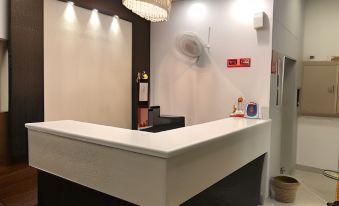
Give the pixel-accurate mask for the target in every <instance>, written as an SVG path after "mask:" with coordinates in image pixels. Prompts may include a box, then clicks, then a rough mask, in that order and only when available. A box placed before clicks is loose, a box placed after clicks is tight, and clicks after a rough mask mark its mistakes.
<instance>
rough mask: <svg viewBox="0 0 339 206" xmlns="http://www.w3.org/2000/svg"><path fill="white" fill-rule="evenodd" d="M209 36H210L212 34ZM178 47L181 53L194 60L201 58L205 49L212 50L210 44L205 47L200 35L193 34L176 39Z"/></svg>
mask: <svg viewBox="0 0 339 206" xmlns="http://www.w3.org/2000/svg"><path fill="white" fill-rule="evenodd" d="M209 33H210V31H209ZM208 36H210V34H209V35H208ZM209 38H210V37H208V39H209ZM208 41H209V40H208ZM176 47H177V50H178V51H179V52H180V53H182V54H183V55H185V56H187V57H190V58H194V59H199V57H200V56H201V55H202V54H203V52H204V49H205V48H207V49H209V48H210V46H209V44H207V45H205V44H204V43H203V42H202V40H201V39H200V38H199V37H198V35H196V34H195V33H192V32H186V33H184V34H180V35H178V36H177V39H176Z"/></svg>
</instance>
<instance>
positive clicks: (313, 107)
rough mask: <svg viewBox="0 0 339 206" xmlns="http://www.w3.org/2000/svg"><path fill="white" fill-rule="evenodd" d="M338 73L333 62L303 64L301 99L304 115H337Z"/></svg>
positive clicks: (338, 104)
mask: <svg viewBox="0 0 339 206" xmlns="http://www.w3.org/2000/svg"><path fill="white" fill-rule="evenodd" d="M338 73H339V66H338V63H335V62H308V63H305V66H304V75H303V76H304V78H303V85H302V99H301V111H302V113H303V114H304V115H313V116H337V115H338V112H339V110H338V109H339V103H338ZM337 107H338V108H337Z"/></svg>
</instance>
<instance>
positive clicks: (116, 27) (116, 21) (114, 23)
mask: <svg viewBox="0 0 339 206" xmlns="http://www.w3.org/2000/svg"><path fill="white" fill-rule="evenodd" d="M111 31H112V32H113V33H118V32H120V23H119V16H118V15H114V16H113V20H112V24H111Z"/></svg>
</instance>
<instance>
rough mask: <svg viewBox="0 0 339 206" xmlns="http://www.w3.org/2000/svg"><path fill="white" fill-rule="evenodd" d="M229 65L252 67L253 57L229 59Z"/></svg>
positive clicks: (232, 66) (233, 66)
mask: <svg viewBox="0 0 339 206" xmlns="http://www.w3.org/2000/svg"><path fill="white" fill-rule="evenodd" d="M227 67H228V68H236V67H251V58H241V59H227Z"/></svg>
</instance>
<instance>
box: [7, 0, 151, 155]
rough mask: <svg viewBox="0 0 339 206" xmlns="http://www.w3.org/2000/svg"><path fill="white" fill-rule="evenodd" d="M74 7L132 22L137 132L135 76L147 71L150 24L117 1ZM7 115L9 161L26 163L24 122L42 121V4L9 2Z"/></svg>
mask: <svg viewBox="0 0 339 206" xmlns="http://www.w3.org/2000/svg"><path fill="white" fill-rule="evenodd" d="M73 2H74V3H75V5H76V6H80V7H83V8H87V9H94V8H95V9H98V10H99V12H101V13H104V14H107V15H112V16H113V15H118V16H119V17H120V18H121V19H124V20H127V21H130V22H132V25H133V37H132V41H133V50H132V71H133V76H132V77H131V78H132V82H133V85H132V88H133V91H132V95H133V97H132V99H133V104H132V115H133V117H132V127H133V129H136V128H137V106H138V105H137V104H138V103H137V83H136V81H135V80H136V78H137V72H138V71H143V70H145V71H147V72H148V73H149V68H150V22H148V21H146V20H144V19H142V18H140V17H139V16H137V15H135V14H134V13H132V12H131V11H129V10H128V9H127V8H125V7H124V6H123V5H122V3H121V0H95V1H94V0H74V1H73ZM9 37H10V41H9V50H10V51H9V52H10V57H9V58H10V60H9V61H10V106H9V107H10V108H9V109H10V112H9V145H10V148H9V149H10V154H11V159H12V160H14V161H16V160H25V159H27V130H26V129H25V127H24V124H25V123H27V122H39V121H43V120H44V84H43V71H44V69H43V0H11V1H10V29H9Z"/></svg>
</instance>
